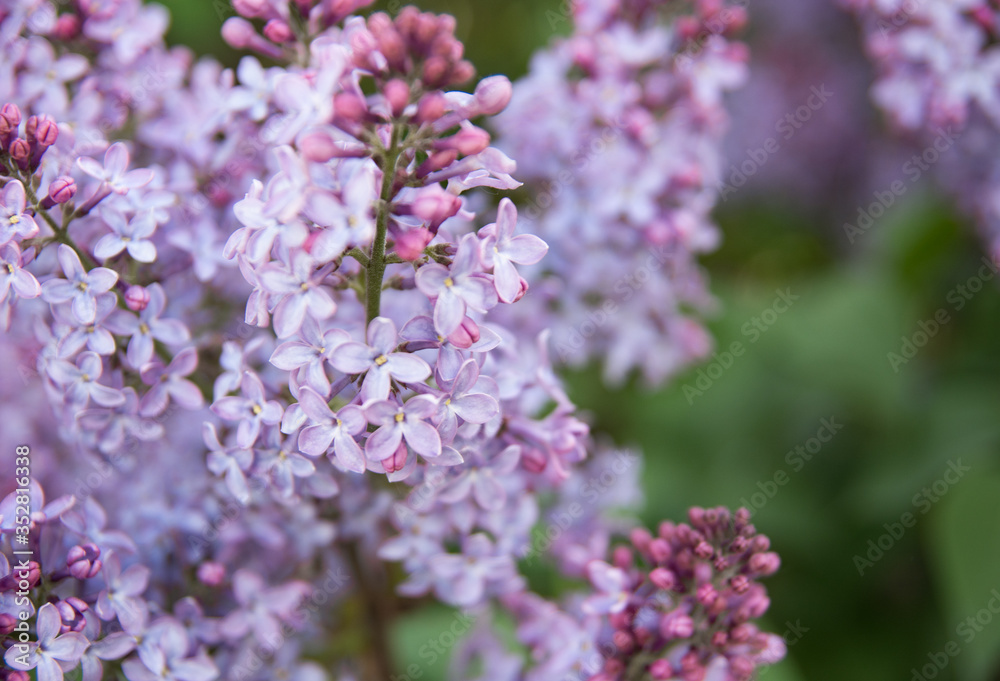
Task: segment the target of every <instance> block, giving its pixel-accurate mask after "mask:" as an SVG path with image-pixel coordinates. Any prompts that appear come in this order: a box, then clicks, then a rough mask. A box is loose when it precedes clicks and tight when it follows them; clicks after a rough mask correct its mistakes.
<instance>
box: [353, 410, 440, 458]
mask: <svg viewBox="0 0 1000 681" xmlns="http://www.w3.org/2000/svg"><path fill="white" fill-rule="evenodd" d="M436 409H437V400H436V399H435V398H433V397H431V396H429V395H417V396H416V397H411V398H410V399H409V400H407V401H406V402H405V403H404V404H402V405H401V404H399V403H397V402H393V401H392V400H383V401H380V402H375V403H373V404H371V405H369V406H368V407H366V408H365V416H366V417H367V418H368V421H369V422H370V423H372V424H374V425H377V426H379V428H378V430H376V431H375V432H374V433H372V434H371V435H369V436H368V442H366V443H365V453H366V454H367V455H368V457H369V458H371V459H375V460H377V461H383V460H385V459H388V458H389V457H390V456H392V455H393V453H395V451H396V449H397V448H399V445H400V443H401V442H403V441H405V442H406V444H408V445H409V446H410V448H411V449H413V451H415V452H416V453H417V454H420V455H421V456H423V457H424V458H428V459H433V458H435V457H438V456H440V455H441V436H440V435H439V434H438V432H437V429H436V428H434V426H432V425H431V424H430V423H428V422H427V420H426V419H428V418H429V417H430V416H432V415H433V414H434V412H435V410H436Z"/></svg>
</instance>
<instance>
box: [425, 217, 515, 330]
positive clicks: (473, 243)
mask: <svg viewBox="0 0 1000 681" xmlns="http://www.w3.org/2000/svg"><path fill="white" fill-rule="evenodd" d="M416 283H417V288H418V289H420V292H421V293H423V294H424V295H425V296H427V297H428V298H434V299H436V300H435V302H434V328H435V329H437V332H438V333H439V334H441V335H442V336H447V335H449V334H450V333H451V332H453V331H454V330H455V329H457V328H458V325H459V324H461V323H462V319H464V318H465V311H466V308H467V307H468V308H472V309H473V310H475V311H476V312H486V311H487V310H488V309H490V308H491V307H493V306H494V305H496V298H497V294H496V289H495V288H494V287H493V284H491V283H490V281H489V279H488V278H487V277H486V275H484V274H483V273H482V265H481V263H480V261H479V241H478V240H477V239H476V237H475V235H473V234H466V235H465V236H464V237H462V240H461V241H460V242H459V243H458V250H457V252H456V253H455V260H454V261H453V262H452V264H451V269H450V270H449V269H448V268H447V267H445V266H444V265H439V264H437V263H431V264H429V265H424V266H423V267H421V268H420V269H419V270H417V275H416Z"/></svg>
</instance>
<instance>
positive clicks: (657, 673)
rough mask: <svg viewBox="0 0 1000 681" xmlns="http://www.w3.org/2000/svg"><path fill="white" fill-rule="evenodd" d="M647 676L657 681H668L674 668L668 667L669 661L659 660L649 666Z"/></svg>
mask: <svg viewBox="0 0 1000 681" xmlns="http://www.w3.org/2000/svg"><path fill="white" fill-rule="evenodd" d="M649 675H650V676H652V677H653V678H654V679H656V680H657V681H663V680H664V679H669V678H671V677H673V675H674V668H673V667H672V666H670V661H669V660H665V659H662V658H661V659H659V660H657V661H656V662H654V663H653V664H651V665H649Z"/></svg>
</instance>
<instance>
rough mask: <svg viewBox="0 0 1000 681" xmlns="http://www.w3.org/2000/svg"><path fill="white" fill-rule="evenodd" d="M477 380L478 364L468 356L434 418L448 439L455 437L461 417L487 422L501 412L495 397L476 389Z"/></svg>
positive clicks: (446, 439)
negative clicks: (475, 390) (468, 358)
mask: <svg viewBox="0 0 1000 681" xmlns="http://www.w3.org/2000/svg"><path fill="white" fill-rule="evenodd" d="M478 380H479V364H477V363H476V361H475V360H473V359H470V360H466V361H465V362H464V363H463V364H462V367H461V368H460V369H459V370H458V375H457V376H455V380H454V381H453V382H452V384H451V391H450V392H449V393H447V394H445V395H444V396H443V397H442V398H441V401H440V402H439V403H438V408H437V412H436V413H435V414H434V419H433V421H434V423H436V424H437V426H438V430H440V431H441V439H443V440H444V441H445V442H451V441H452V440H454V439H455V432H456V431H457V430H458V419H459V418H461V419H462V420H463V421H467V422H468V423H486V422H487V421H489V420H490V419H492V418H493V417H494V416H496V415H497V414H499V413H500V404H499V403H498V402H497V401H496V398H494V397H491V396H490V395H487V394H486V393H482V392H473V389H474V388H475V386H476V382H477V381H478ZM492 388H493V392H496V386H495V385H493V386H492Z"/></svg>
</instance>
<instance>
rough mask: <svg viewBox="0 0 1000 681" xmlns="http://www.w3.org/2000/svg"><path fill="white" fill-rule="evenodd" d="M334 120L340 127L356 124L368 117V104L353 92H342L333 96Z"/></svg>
mask: <svg viewBox="0 0 1000 681" xmlns="http://www.w3.org/2000/svg"><path fill="white" fill-rule="evenodd" d="M333 111H334V121H335V122H336V123H337V125H338V126H340V127H345V126H348V128H349V127H350V126H356V125H360V124H361V123H363V122H364V120H365V118H367V117H368V104H367V103H366V102H365V100H364V99H362V98H361V97H359V96H358V95H356V94H354V93H353V92H341V93H339V94H337V95H335V96H334V98H333Z"/></svg>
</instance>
